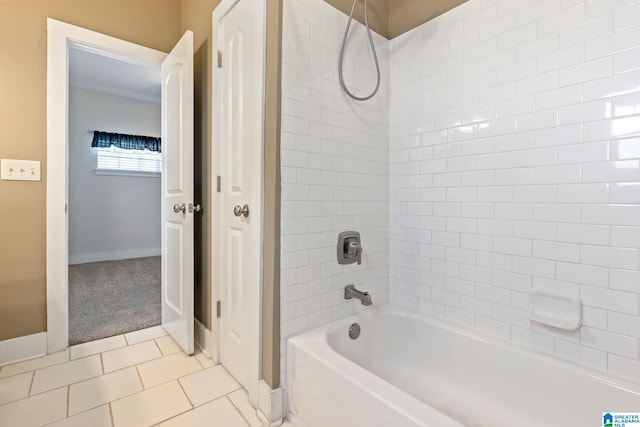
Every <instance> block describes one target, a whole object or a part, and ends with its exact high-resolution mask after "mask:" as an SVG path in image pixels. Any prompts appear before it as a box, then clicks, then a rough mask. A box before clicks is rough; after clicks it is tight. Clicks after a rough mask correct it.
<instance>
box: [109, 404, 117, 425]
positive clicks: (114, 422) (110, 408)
mask: <svg viewBox="0 0 640 427" xmlns="http://www.w3.org/2000/svg"><path fill="white" fill-rule="evenodd" d="M107 405H108V406H109V418H110V420H111V427H115V426H116V420H115V418H114V417H113V408H112V407H111V402H109V403H108V404H107Z"/></svg>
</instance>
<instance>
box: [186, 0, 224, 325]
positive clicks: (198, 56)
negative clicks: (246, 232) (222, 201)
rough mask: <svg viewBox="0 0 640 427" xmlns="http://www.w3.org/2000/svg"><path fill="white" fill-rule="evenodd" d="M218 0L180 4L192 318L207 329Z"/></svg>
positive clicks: (209, 293) (209, 294)
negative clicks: (191, 120) (186, 35)
mask: <svg viewBox="0 0 640 427" xmlns="http://www.w3.org/2000/svg"><path fill="white" fill-rule="evenodd" d="M219 3H220V0H182V9H181V30H182V31H183V32H184V31H186V30H191V31H193V37H194V51H195V58H194V70H195V76H194V83H195V134H194V137H195V147H194V148H195V150H194V154H195V168H194V174H195V199H196V201H197V202H198V203H200V204H201V205H202V206H203V207H204V211H203V213H202V215H198V216H196V230H195V232H196V235H195V244H196V250H195V256H196V269H195V271H194V279H195V315H196V318H197V319H198V320H200V322H202V324H203V325H205V326H206V327H207V328H209V329H211V251H210V248H211V242H212V240H211V239H212V232H213V231H212V230H213V228H212V215H211V196H210V195H211V12H212V11H213V9H215V7H216V6H217V5H218V4H219Z"/></svg>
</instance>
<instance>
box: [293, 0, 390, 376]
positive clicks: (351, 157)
mask: <svg viewBox="0 0 640 427" xmlns="http://www.w3.org/2000/svg"><path fill="white" fill-rule="evenodd" d="M346 22H347V17H346V16H345V15H344V14H342V13H341V12H338V11H337V10H336V9H334V8H333V7H332V6H330V5H329V4H327V3H325V2H324V1H321V0H312V1H309V0H285V1H284V10H283V52H282V62H283V69H282V96H283V99H282V140H281V145H282V157H281V160H282V238H281V243H282V264H281V267H282V275H281V277H282V279H281V285H282V288H281V298H282V299H281V302H282V305H281V306H282V312H281V317H282V344H283V345H282V346H281V349H282V356H283V359H282V365H281V366H282V367H283V371H282V372H283V374H284V367H285V363H284V361H285V357H286V354H285V352H286V348H285V345H284V344H285V342H286V339H287V337H289V336H290V335H292V334H295V333H299V332H302V331H304V330H307V329H310V328H313V327H315V326H318V325H322V324H324V323H327V322H329V321H331V320H334V319H337V318H341V317H344V316H346V315H348V314H350V313H353V312H354V311H357V310H360V309H361V308H362V306H361V305H359V304H356V303H355V302H351V301H349V302H345V301H344V299H343V292H344V290H343V289H344V287H345V286H346V285H347V284H349V283H354V284H355V285H356V286H357V287H358V288H361V289H364V290H367V291H369V292H370V293H371V294H372V297H373V301H374V303H376V304H379V303H383V302H387V301H388V299H389V290H388V282H389V280H388V259H389V256H388V248H389V242H388V238H389V231H388V210H389V186H388V179H389V166H388V164H389V163H388V158H389V145H388V137H387V134H388V120H389V119H388V104H389V101H388V93H389V73H388V71H387V70H388V56H389V50H388V41H387V40H386V39H384V38H383V37H380V36H379V35H375V34H374V42H375V44H376V45H377V47H378V54H379V60H380V65H381V68H382V82H381V87H380V91H379V93H378V94H377V95H376V97H375V98H374V99H373V100H372V101H369V102H367V103H354V102H351V101H349V100H348V99H347V97H346V96H345V95H344V93H343V92H342V90H341V89H340V87H339V84H338V73H337V64H338V61H337V57H338V50H339V47H340V42H341V37H342V33H343V31H344V27H345V25H346ZM352 30H353V31H354V32H353V33H352V34H353V36H352V38H351V39H350V40H351V41H350V42H349V43H348V47H347V52H346V55H345V68H344V70H345V73H344V75H345V80H346V82H347V84H348V85H349V87H350V88H351V89H352V90H353V91H355V92H356V93H358V94H363V93H364V92H366V91H370V90H371V89H373V88H374V86H375V68H374V65H373V61H372V59H371V53H370V50H369V49H370V48H369V46H368V44H366V43H365V40H366V35H365V33H364V32H363V27H362V25H360V24H354V25H353V26H352ZM346 230H357V231H359V232H360V234H361V237H362V245H363V248H364V251H363V257H362V265H356V264H350V265H344V266H343V265H338V263H337V261H336V260H337V254H336V244H337V238H338V233H339V232H341V231H346ZM285 381H286V378H285V377H284V376H283V377H282V383H283V384H285Z"/></svg>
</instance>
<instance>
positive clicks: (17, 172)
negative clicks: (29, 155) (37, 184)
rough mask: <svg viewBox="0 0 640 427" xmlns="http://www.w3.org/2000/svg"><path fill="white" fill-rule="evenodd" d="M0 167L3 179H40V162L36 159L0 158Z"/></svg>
mask: <svg viewBox="0 0 640 427" xmlns="http://www.w3.org/2000/svg"><path fill="white" fill-rule="evenodd" d="M0 169H1V170H2V173H1V175H0V179H2V180H3V181H40V162H39V161H37V160H14V159H2V161H1V162H0Z"/></svg>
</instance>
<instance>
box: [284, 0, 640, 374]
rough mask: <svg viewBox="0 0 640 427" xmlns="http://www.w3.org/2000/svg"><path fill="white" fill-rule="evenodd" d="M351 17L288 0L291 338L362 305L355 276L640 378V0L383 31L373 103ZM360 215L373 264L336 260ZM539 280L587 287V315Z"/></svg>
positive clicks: (478, 7) (455, 13)
mask: <svg viewBox="0 0 640 427" xmlns="http://www.w3.org/2000/svg"><path fill="white" fill-rule="evenodd" d="M346 19H347V18H346V17H345V16H344V15H343V14H341V13H340V12H337V11H336V10H335V9H333V8H332V7H330V6H328V5H327V4H325V3H324V2H323V1H322V0H285V2H284V18H283V26H284V32H283V39H284V45H283V122H282V129H283V132H282V196H283V203H282V216H283V219H282V233H283V236H282V319H283V322H282V337H283V341H282V343H283V344H284V343H285V342H286V338H287V337H288V336H290V335H292V334H294V333H298V332H301V331H304V330H306V329H309V328H311V327H313V326H316V325H320V324H323V323H327V322H329V321H331V320H332V319H334V318H337V317H342V316H344V315H346V314H348V313H349V312H350V311H352V310H357V309H359V308H360V307H359V306H358V305H357V303H352V302H344V301H342V297H341V289H342V287H343V286H344V285H346V284H347V283H350V282H352V281H353V282H355V284H356V285H357V286H360V287H362V288H363V289H366V290H369V291H373V292H374V302H376V303H377V302H380V301H384V300H386V299H387V297H386V295H385V294H386V293H387V292H388V295H389V299H390V301H391V302H393V303H395V304H399V305H404V306H409V307H411V308H414V309H418V310H420V311H423V312H426V313H429V314H431V315H434V316H437V317H440V318H445V319H447V320H449V321H451V322H454V323H457V324H461V325H464V326H467V327H470V328H475V329H478V330H480V331H482V332H485V333H489V334H492V335H495V336H497V337H500V338H502V339H505V340H508V341H511V342H513V343H515V344H518V345H524V346H527V347H530V348H532V349H534V350H536V351H541V352H544V353H548V354H551V355H554V356H556V357H558V358H561V359H564V360H568V361H571V362H573V363H576V364H579V365H584V366H587V367H590V368H595V369H598V370H601V371H606V372H609V373H610V374H612V375H616V376H621V377H624V378H628V379H631V380H635V381H640V360H639V353H640V349H639V346H640V344H639V339H640V270H639V268H640V1H639V0H590V1H585V0H545V1H539V0H469V1H468V2H466V3H464V4H462V5H461V6H459V7H457V8H455V9H453V10H452V11H450V12H448V13H446V14H444V15H442V16H440V17H438V18H436V19H434V20H433V21H431V22H428V23H426V24H424V25H422V26H420V27H418V28H416V29H414V30H412V31H410V32H408V33H406V34H404V35H402V36H400V37H398V38H396V39H394V40H392V41H391V42H390V43H385V42H384V41H383V40H382V39H380V38H376V43H377V48H378V53H379V55H380V56H381V60H382V61H381V63H382V75H383V82H382V92H381V94H379V95H378V96H377V97H376V98H374V100H373V101H370V102H367V103H363V104H358V103H354V102H351V101H348V100H347V99H346V98H345V96H344V95H343V94H342V92H341V90H340V89H339V86H338V83H337V73H336V66H337V50H338V46H339V42H340V37H341V35H342V31H343V28H344V24H345V22H346ZM355 27H356V35H355V36H354V39H357V40H358V41H362V45H360V44H359V45H358V46H357V48H355V49H354V50H353V51H352V52H351V53H350V54H349V53H348V54H347V56H348V57H349V58H350V61H353V62H348V63H347V79H348V81H350V82H351V84H357V85H358V88H359V89H362V90H363V91H364V90H365V89H366V88H368V87H370V85H371V82H372V77H373V74H372V73H373V68H372V66H371V64H370V62H369V59H368V58H369V57H368V56H367V55H368V53H367V51H366V50H365V48H366V45H365V44H364V40H365V38H364V34H363V32H362V27H361V26H360V25H356V26H355ZM353 58H356V59H355V61H354V60H353ZM385 135H388V138H385ZM383 193H385V194H383ZM346 229H356V230H360V231H363V247H364V250H365V252H364V253H365V259H364V262H363V265H362V266H346V267H339V266H337V264H336V263H335V246H334V245H335V238H336V236H337V233H338V232H339V231H342V230H346ZM372 232H373V235H372V234H371V233H372ZM387 232H388V234H385V233H387ZM387 239H389V242H388V248H385V247H384V245H385V244H386V240H387ZM372 249H373V252H372ZM387 280H388V283H387V282H386V281H387ZM534 288H535V289H544V290H553V291H556V292H564V293H567V294H570V295H579V296H580V298H581V300H582V302H583V304H584V311H583V314H584V326H583V327H582V328H581V329H580V330H579V331H577V332H562V331H558V330H553V329H551V328H546V327H543V326H540V325H538V324H535V323H532V322H530V321H529V319H528V316H527V310H528V303H529V292H530V290H531V289H534ZM387 289H388V291H387ZM282 351H283V353H282V354H283V364H282V366H283V369H284V366H285V365H284V361H285V356H286V355H285V353H284V351H285V348H284V346H282ZM283 372H284V370H283ZM284 380H285V378H283V381H284ZM283 383H284V382H283Z"/></svg>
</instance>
